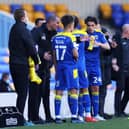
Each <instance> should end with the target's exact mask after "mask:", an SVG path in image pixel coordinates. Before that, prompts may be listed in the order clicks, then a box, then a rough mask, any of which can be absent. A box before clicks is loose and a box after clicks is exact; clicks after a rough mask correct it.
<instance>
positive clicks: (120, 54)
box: [113, 34, 129, 80]
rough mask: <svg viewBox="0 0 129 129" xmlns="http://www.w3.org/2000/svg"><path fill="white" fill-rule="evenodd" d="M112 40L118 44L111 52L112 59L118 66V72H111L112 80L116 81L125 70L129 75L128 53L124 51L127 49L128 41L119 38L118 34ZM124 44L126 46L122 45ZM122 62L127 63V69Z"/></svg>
mask: <svg viewBox="0 0 129 129" xmlns="http://www.w3.org/2000/svg"><path fill="white" fill-rule="evenodd" d="M113 40H115V41H116V43H117V44H118V46H117V47H116V48H115V49H114V50H113V57H114V58H116V59H117V65H118V66H119V71H118V72H115V71H113V74H114V78H113V79H115V80H118V79H119V78H120V76H121V75H122V74H123V73H124V71H125V70H127V71H128V73H129V56H128V55H129V51H128V50H124V49H128V48H129V39H126V38H121V35H120V34H116V35H115V36H113ZM125 42H126V43H127V44H126V46H125V45H124V43H125ZM123 46H125V47H123ZM124 51H126V54H125V55H126V56H125V55H124ZM124 62H127V66H128V69H127V67H126V66H125V64H124ZM125 67H126V69H125Z"/></svg>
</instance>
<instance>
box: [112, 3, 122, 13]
mask: <svg viewBox="0 0 129 129" xmlns="http://www.w3.org/2000/svg"><path fill="white" fill-rule="evenodd" d="M111 8H112V12H122V5H121V4H118V3H113V4H111Z"/></svg>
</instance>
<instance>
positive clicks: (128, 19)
mask: <svg viewBox="0 0 129 129" xmlns="http://www.w3.org/2000/svg"><path fill="white" fill-rule="evenodd" d="M127 23H128V24H129V12H126V13H124V14H123V24H127Z"/></svg>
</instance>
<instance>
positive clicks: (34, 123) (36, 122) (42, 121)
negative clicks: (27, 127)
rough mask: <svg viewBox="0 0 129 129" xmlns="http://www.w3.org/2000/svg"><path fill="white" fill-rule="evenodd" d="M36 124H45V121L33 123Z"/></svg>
mask: <svg viewBox="0 0 129 129" xmlns="http://www.w3.org/2000/svg"><path fill="white" fill-rule="evenodd" d="M33 123H34V124H44V123H45V121H44V120H41V119H40V120H38V121H33Z"/></svg>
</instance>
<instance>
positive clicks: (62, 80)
mask: <svg viewBox="0 0 129 129" xmlns="http://www.w3.org/2000/svg"><path fill="white" fill-rule="evenodd" d="M74 88H75V89H78V88H79V81H78V70H77V66H76V65H66V64H58V65H57V70H56V85H55V90H70V89H74Z"/></svg>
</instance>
